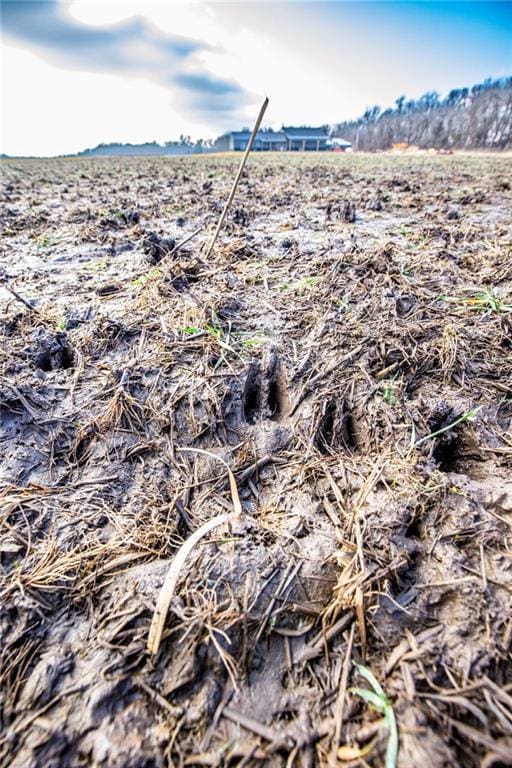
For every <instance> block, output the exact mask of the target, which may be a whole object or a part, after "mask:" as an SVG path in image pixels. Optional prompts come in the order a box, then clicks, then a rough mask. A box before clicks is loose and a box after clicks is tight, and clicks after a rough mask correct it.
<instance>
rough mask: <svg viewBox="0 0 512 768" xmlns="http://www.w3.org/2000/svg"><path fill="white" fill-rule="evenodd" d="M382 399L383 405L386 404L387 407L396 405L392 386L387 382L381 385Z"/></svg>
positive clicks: (396, 401)
mask: <svg viewBox="0 0 512 768" xmlns="http://www.w3.org/2000/svg"><path fill="white" fill-rule="evenodd" d="M382 399H383V400H384V402H385V403H388V405H396V404H397V403H398V400H397V398H396V395H395V390H394V388H393V384H391V382H389V381H387V382H385V383H384V384H383V385H382Z"/></svg>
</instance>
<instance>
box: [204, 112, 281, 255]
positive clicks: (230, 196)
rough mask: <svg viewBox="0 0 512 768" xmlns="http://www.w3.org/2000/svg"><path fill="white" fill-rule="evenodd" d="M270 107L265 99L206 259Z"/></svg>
mask: <svg viewBox="0 0 512 768" xmlns="http://www.w3.org/2000/svg"><path fill="white" fill-rule="evenodd" d="M267 107H268V97H265V101H264V102H263V104H262V105H261V109H260V113H259V115H258V117H257V119H256V122H255V123H254V128H253V129H252V133H251V138H250V139H249V143H248V144H247V147H246V149H245V152H244V156H243V157H242V161H241V163H240V165H239V167H238V171H237V174H236V176H235V180H234V182H233V186H232V187H231V192H230V193H229V197H228V199H227V202H226V205H225V206H224V210H223V211H222V214H221V217H220V219H219V223H218V224H217V227H216V228H215V232H214V233H213V237H212V239H211V240H210V245H209V246H208V250H207V251H206V256H205V258H206V259H207V258H208V256H209V255H210V253H211V252H212V250H213V246H214V245H215V241H216V240H217V238H218V236H219V232H220V230H221V229H222V225H223V224H224V220H225V218H226V214H227V212H228V211H229V206H230V205H231V203H232V202H233V198H234V196H235V193H236V189H237V187H238V183H239V181H240V179H241V178H242V172H243V170H244V168H245V164H246V162H247V158H248V157H249V152H250V151H251V149H252V145H253V144H254V139H255V138H256V134H257V133H258V131H259V129H260V125H261V121H262V120H263V115H264V114H265V111H266V109H267Z"/></svg>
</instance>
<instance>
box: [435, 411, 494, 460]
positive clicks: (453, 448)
mask: <svg viewBox="0 0 512 768" xmlns="http://www.w3.org/2000/svg"><path fill="white" fill-rule="evenodd" d="M455 418H457V414H455V413H454V412H453V411H452V410H451V409H450V410H448V411H445V412H444V413H441V415H440V416H438V417H437V418H436V419H434V421H433V422H432V424H433V428H432V431H436V430H438V429H441V428H443V427H445V426H447V424H449V423H450V422H451V421H454V419H455ZM464 426H465V425H464ZM432 458H433V459H434V461H435V462H436V464H437V466H438V468H439V470H440V471H441V472H447V473H448V472H456V473H459V474H470V470H471V466H472V464H473V463H474V462H475V461H481V460H482V456H481V455H480V451H479V449H478V443H477V441H476V440H475V438H474V437H472V436H471V434H470V433H469V431H468V430H467V429H465V428H464V427H463V426H459V427H456V428H454V429H453V430H451V431H449V432H446V433H445V434H444V435H442V436H441V437H440V438H438V439H437V440H436V442H435V445H434V448H433V450H432Z"/></svg>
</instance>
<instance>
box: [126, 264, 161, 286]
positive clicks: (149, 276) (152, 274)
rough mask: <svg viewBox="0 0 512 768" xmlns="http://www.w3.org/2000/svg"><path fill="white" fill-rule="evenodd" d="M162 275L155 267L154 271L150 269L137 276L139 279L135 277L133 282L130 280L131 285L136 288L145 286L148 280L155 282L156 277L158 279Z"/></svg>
mask: <svg viewBox="0 0 512 768" xmlns="http://www.w3.org/2000/svg"><path fill="white" fill-rule="evenodd" d="M161 274H162V270H161V269H158V267H155V268H154V269H150V270H149V272H145V273H144V274H143V275H139V277H136V278H135V280H132V285H135V286H137V287H140V286H143V285H146V283H148V282H149V281H150V280H156V278H157V277H160V275H161Z"/></svg>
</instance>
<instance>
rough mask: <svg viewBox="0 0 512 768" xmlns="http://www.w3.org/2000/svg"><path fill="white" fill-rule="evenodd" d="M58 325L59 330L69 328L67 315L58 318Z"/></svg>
mask: <svg viewBox="0 0 512 768" xmlns="http://www.w3.org/2000/svg"><path fill="white" fill-rule="evenodd" d="M56 325H57V330H58V331H65V330H67V327H68V321H67V320H66V318H65V317H59V319H58V320H57V323H56Z"/></svg>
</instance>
